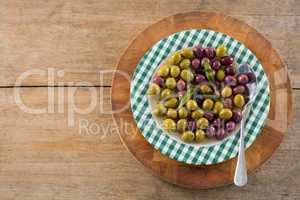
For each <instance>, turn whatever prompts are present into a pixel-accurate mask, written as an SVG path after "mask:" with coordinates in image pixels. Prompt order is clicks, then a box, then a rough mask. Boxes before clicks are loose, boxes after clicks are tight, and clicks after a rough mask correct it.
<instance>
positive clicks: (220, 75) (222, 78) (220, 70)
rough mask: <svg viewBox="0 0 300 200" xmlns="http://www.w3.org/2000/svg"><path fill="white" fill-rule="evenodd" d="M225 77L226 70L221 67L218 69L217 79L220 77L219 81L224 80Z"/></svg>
mask: <svg viewBox="0 0 300 200" xmlns="http://www.w3.org/2000/svg"><path fill="white" fill-rule="evenodd" d="M224 78H225V72H224V70H223V69H219V70H218V71H217V79H218V81H223V80H224Z"/></svg>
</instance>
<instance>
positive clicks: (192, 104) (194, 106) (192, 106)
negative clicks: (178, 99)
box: [186, 99, 198, 111]
mask: <svg viewBox="0 0 300 200" xmlns="http://www.w3.org/2000/svg"><path fill="white" fill-rule="evenodd" d="M186 108H187V109H189V110H192V111H193V110H196V109H197V108H198V105H197V102H196V101H194V100H192V99H190V100H188V102H187V103H186Z"/></svg>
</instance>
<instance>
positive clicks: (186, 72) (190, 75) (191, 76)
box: [180, 69, 194, 82]
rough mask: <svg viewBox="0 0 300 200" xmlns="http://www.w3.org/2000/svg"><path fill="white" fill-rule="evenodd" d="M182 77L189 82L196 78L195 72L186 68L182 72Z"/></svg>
mask: <svg viewBox="0 0 300 200" xmlns="http://www.w3.org/2000/svg"><path fill="white" fill-rule="evenodd" d="M180 77H181V78H182V79H183V80H184V81H187V82H191V81H192V80H194V74H193V72H191V71H190V70H187V69H184V70H182V71H181V73H180Z"/></svg>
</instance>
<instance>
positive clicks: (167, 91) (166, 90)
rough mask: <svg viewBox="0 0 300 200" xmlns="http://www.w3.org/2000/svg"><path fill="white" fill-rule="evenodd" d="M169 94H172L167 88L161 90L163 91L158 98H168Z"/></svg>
mask: <svg viewBox="0 0 300 200" xmlns="http://www.w3.org/2000/svg"><path fill="white" fill-rule="evenodd" d="M171 94H172V90H170V89H168V88H166V89H163V91H161V94H160V98H162V99H165V98H168V97H170V96H171Z"/></svg>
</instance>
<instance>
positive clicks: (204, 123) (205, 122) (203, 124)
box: [197, 117, 209, 129]
mask: <svg viewBox="0 0 300 200" xmlns="http://www.w3.org/2000/svg"><path fill="white" fill-rule="evenodd" d="M208 125H209V122H208V120H207V119H206V118H204V117H202V118H200V119H198V120H197V128H199V129H206V128H207V127H208Z"/></svg>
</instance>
